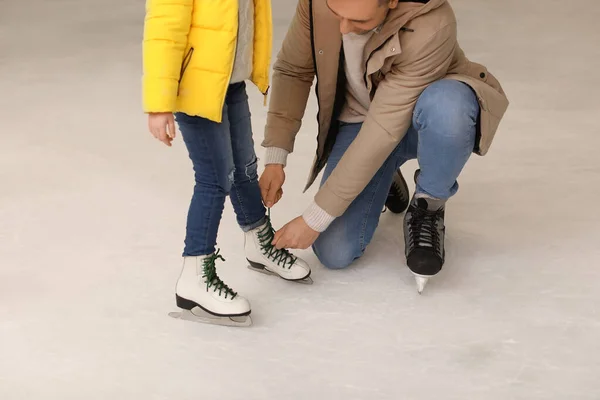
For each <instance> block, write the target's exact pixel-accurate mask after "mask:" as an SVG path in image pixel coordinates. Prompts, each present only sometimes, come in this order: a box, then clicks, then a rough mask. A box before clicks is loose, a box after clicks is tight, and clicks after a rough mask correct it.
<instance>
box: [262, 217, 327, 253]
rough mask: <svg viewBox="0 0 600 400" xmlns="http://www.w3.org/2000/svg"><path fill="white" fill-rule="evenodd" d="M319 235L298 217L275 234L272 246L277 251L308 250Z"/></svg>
mask: <svg viewBox="0 0 600 400" xmlns="http://www.w3.org/2000/svg"><path fill="white" fill-rule="evenodd" d="M319 235H320V233H319V232H317V231H315V230H313V229H311V227H310V226H308V225H307V224H306V222H305V221H304V218H302V217H298V218H296V219H294V220H292V221H290V222H288V223H287V224H286V225H285V226H284V227H283V228H281V229H280V230H278V231H277V232H275V238H273V243H272V244H273V245H274V246H275V247H277V248H278V249H302V250H304V249H308V248H309V247H310V246H312V245H313V243H314V242H315V241H316V240H317V238H318V237H319Z"/></svg>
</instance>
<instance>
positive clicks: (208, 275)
mask: <svg viewBox="0 0 600 400" xmlns="http://www.w3.org/2000/svg"><path fill="white" fill-rule="evenodd" d="M220 251H221V250H220V249H219V250H217V251H216V252H215V253H214V254H212V255H210V256H208V257H206V258H205V259H204V270H203V275H202V278H204V279H205V280H206V291H208V290H209V289H211V288H212V290H213V291H214V292H216V291H219V296H221V295H222V294H223V292H224V293H225V298H227V296H231V299H232V300H233V299H235V296H237V293H236V292H234V291H233V290H232V289H231V288H229V286H227V285H226V284H225V283H224V282H223V281H222V280H221V278H219V276H218V275H217V268H216V267H215V263H216V261H217V260H221V261H225V259H224V258H223V256H222V255H221V254H219V252H220Z"/></svg>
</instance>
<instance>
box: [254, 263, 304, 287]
mask: <svg viewBox="0 0 600 400" xmlns="http://www.w3.org/2000/svg"><path fill="white" fill-rule="evenodd" d="M248 269H249V270H251V271H256V272H260V273H261V274H265V275H269V276H276V277H278V278H281V276H279V275H277V274H276V273H275V272H271V271H269V270H268V269H266V268H264V267H263V268H257V267H253V266H252V265H248ZM281 279H283V280H284V281H288V282H293V283H302V284H304V285H312V284H313V283H314V281H313V280H312V278H311V277H310V276H307V277H306V278H304V279H299V280H295V281H293V280H290V279H284V278H281Z"/></svg>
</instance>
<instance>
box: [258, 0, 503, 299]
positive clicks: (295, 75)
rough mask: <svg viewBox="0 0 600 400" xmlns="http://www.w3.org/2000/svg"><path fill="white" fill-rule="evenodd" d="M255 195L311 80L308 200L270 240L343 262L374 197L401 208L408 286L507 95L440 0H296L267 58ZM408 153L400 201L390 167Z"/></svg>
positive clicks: (278, 181) (365, 229)
mask: <svg viewBox="0 0 600 400" xmlns="http://www.w3.org/2000/svg"><path fill="white" fill-rule="evenodd" d="M274 69H275V73H274V76H273V86H272V99H271V102H270V107H269V114H268V120H267V126H266V131H265V140H264V142H263V146H265V147H266V148H267V151H266V168H265V171H264V173H263V174H262V176H261V179H260V186H261V190H262V194H263V200H264V201H265V203H266V204H267V206H269V207H271V206H273V205H274V204H275V202H276V201H278V200H279V198H280V189H281V187H282V185H283V183H284V180H285V174H284V167H285V165H286V159H287V156H288V154H289V153H291V152H292V151H293V147H294V140H295V136H296V134H297V133H298V131H299V129H300V125H301V120H302V117H303V115H304V112H305V109H306V103H307V100H308V97H309V93H310V88H311V85H312V82H313V80H314V78H315V76H316V78H317V86H316V94H317V99H318V105H319V113H318V123H319V130H318V134H317V154H316V158H315V161H314V165H313V167H312V171H311V173H310V177H309V181H308V184H307V188H308V187H309V186H310V185H311V184H312V183H313V182H314V181H315V179H316V177H317V176H318V174H319V173H320V171H321V170H322V169H323V168H324V169H325V171H324V175H323V179H322V182H321V187H320V190H319V192H318V193H317V195H316V196H315V199H314V202H313V203H312V204H311V205H310V206H309V207H308V208H307V210H306V211H305V212H304V214H303V215H302V216H301V217H298V218H296V219H294V220H292V221H291V222H289V223H288V224H287V225H285V226H284V227H283V228H282V229H281V230H280V231H278V232H277V234H276V236H275V240H274V242H273V243H274V244H275V245H276V246H277V247H278V248H308V247H310V246H311V245H312V246H313V249H314V251H315V253H316V255H317V256H318V258H319V260H320V261H321V263H322V264H323V265H325V266H326V267H329V268H344V267H346V266H348V265H350V264H351V263H352V262H353V261H354V260H356V259H357V258H359V257H360V256H361V255H362V254H363V253H364V251H365V249H366V247H367V245H368V244H369V242H370V241H371V239H372V237H373V234H374V232H375V229H376V227H377V225H378V223H379V216H380V214H381V210H382V209H383V207H384V205H387V207H388V208H389V209H390V210H392V211H393V212H397V213H400V212H403V211H404V210H405V209H406V208H407V207H408V211H407V212H406V215H405V219H404V238H405V252H406V258H407V264H408V266H409V268H410V269H411V271H412V272H413V273H414V274H415V276H416V277H417V283H418V289H419V292H421V291H422V290H423V287H424V285H425V282H426V280H427V278H429V277H431V276H434V275H436V274H437V273H438V272H439V271H440V270H441V268H442V266H443V264H444V254H445V252H444V232H445V226H444V209H445V204H446V201H447V200H448V199H449V198H450V197H452V196H453V195H454V194H455V193H456V192H457V190H458V183H457V178H458V176H459V174H460V173H461V171H462V169H463V167H464V166H465V164H466V162H467V160H468V159H469V156H470V155H471V153H472V152H475V153H476V154H479V155H484V154H485V153H486V152H487V151H488V149H489V147H490V144H491V142H492V139H493V136H494V134H495V132H496V130H497V127H498V125H499V123H500V120H501V118H502V117H503V115H504V113H505V111H506V109H507V107H508V100H507V98H506V96H505V95H504V92H503V90H502V88H501V86H500V84H499V82H498V81H497V80H496V79H495V78H494V77H493V76H492V75H491V74H490V73H489V72H488V71H487V69H486V68H485V67H484V66H482V65H480V64H476V63H473V62H471V61H469V60H468V59H467V58H466V57H465V54H464V53H463V51H462V50H461V48H460V47H459V45H458V43H457V27H456V19H455V16H454V12H453V10H452V8H451V6H450V4H449V3H447V1H446V0H429V1H428V0H421V1H416V0H414V1H399V0H300V1H299V3H298V7H297V10H296V14H295V16H294V19H293V21H292V23H291V25H290V27H289V31H288V33H287V36H286V38H285V41H284V43H283V46H282V49H281V52H280V53H279V56H278V60H277V62H276V63H275V66H274ZM415 158H416V159H417V160H418V163H419V168H420V170H419V171H418V172H419V173H418V174H417V175H416V176H415V178H416V193H415V194H414V196H413V198H412V200H410V203H409V201H408V199H409V194H408V188H407V186H406V182H405V181H404V178H403V177H402V174H401V173H400V166H401V165H402V164H404V163H405V162H406V161H407V160H411V159H415Z"/></svg>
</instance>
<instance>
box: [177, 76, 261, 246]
mask: <svg viewBox="0 0 600 400" xmlns="http://www.w3.org/2000/svg"><path fill="white" fill-rule="evenodd" d="M175 117H176V119H177V124H178V125H179V130H180V131H181V134H182V136H183V140H184V142H185V145H186V146H187V149H188V153H189V156H190V159H191V160H192V164H193V166H194V173H195V178H196V185H195V187H194V194H193V196H192V202H191V204H190V209H189V212H188V218H187V228H186V236H185V249H184V252H183V255H184V256H201V255H208V254H212V253H213V252H214V251H215V245H216V242H217V232H218V230H219V224H220V222H221V216H222V215H223V208H224V206H225V197H226V196H227V195H229V197H230V198H231V204H232V205H233V209H234V211H235V214H236V217H237V222H238V224H239V225H240V227H241V228H242V230H244V231H248V230H251V229H254V228H257V227H259V226H261V225H262V224H264V223H265V221H266V210H265V208H264V206H263V204H262V199H261V195H260V189H259V187H258V174H257V160H256V154H255V152H254V141H253V139H252V124H251V120H250V109H249V107H248V96H247V94H246V85H245V83H243V82H242V83H236V84H233V85H230V86H229V89H228V91H227V96H226V99H225V105H224V107H223V122H222V123H220V124H218V123H216V122H212V121H209V120H207V119H204V118H200V117H191V116H189V115H186V114H183V113H177V114H175Z"/></svg>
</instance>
